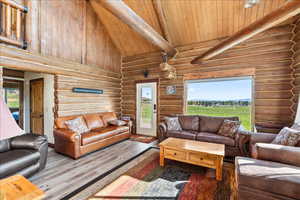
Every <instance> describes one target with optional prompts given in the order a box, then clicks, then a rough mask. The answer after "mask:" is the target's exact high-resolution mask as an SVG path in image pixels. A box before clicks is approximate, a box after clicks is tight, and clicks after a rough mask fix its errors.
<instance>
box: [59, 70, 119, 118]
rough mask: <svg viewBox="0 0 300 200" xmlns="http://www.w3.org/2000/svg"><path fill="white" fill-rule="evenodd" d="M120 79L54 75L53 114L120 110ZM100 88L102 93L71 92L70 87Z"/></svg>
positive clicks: (63, 114)
mask: <svg viewBox="0 0 300 200" xmlns="http://www.w3.org/2000/svg"><path fill="white" fill-rule="evenodd" d="M120 83H121V80H120V78H118V77H104V76H103V77H99V78H98V79H93V80H91V79H88V78H79V77H70V76H63V75H56V76H55V80H54V84H55V86H54V87H55V92H54V96H55V105H56V106H55V116H56V117H60V116H69V115H78V114H85V113H96V112H105V111H114V112H117V113H118V114H119V113H120V112H121V104H120V102H121V88H120ZM73 87H78V88H93V89H101V90H103V91H104V94H85V93H73V92H72V88H73Z"/></svg>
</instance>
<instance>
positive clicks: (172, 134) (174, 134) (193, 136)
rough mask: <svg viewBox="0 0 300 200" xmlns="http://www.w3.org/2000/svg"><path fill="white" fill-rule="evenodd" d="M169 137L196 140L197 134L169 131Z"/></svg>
mask: <svg viewBox="0 0 300 200" xmlns="http://www.w3.org/2000/svg"><path fill="white" fill-rule="evenodd" d="M167 137H175V138H182V139H189V140H195V139H196V134H195V133H194V132H192V131H168V132H167Z"/></svg>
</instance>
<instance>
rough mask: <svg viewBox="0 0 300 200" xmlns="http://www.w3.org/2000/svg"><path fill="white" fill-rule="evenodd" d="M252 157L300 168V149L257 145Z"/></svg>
mask: <svg viewBox="0 0 300 200" xmlns="http://www.w3.org/2000/svg"><path fill="white" fill-rule="evenodd" d="M251 155H252V157H253V158H255V159H260V160H268V161H273V162H280V163H285V164H290V165H295V166H298V167H300V147H291V146H284V145H278V144H266V143H256V144H255V145H254V148H253V149H252V153H251Z"/></svg>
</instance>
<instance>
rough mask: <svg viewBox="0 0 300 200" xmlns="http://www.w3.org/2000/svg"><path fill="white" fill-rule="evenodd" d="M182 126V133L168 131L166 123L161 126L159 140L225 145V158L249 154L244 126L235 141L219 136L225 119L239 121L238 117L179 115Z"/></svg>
mask: <svg viewBox="0 0 300 200" xmlns="http://www.w3.org/2000/svg"><path fill="white" fill-rule="evenodd" d="M177 117H178V120H179V123H180V125H181V128H182V130H181V131H171V130H168V127H167V124H166V123H165V122H162V123H160V125H159V140H160V141H162V140H164V139H165V138H167V137H175V138H183V139H190V140H198V141H202V142H211V143H218V144H225V156H230V157H232V156H241V155H245V154H246V153H247V147H246V143H247V141H248V138H247V137H244V134H240V133H242V132H244V130H243V128H242V126H241V127H240V129H239V130H238V131H237V133H236V137H235V138H234V139H232V138H230V137H225V136H221V135H218V134H217V132H218V130H219V128H220V127H221V125H222V123H223V121H224V120H225V119H228V120H233V121H238V120H239V118H238V117H210V116H200V115H194V116H189V115H179V116H177Z"/></svg>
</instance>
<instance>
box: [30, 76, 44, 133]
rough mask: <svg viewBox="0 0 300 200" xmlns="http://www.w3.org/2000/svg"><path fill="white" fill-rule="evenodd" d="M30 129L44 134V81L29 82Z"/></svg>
mask: <svg viewBox="0 0 300 200" xmlns="http://www.w3.org/2000/svg"><path fill="white" fill-rule="evenodd" d="M30 129H31V132H32V133H36V134H40V135H43V134H44V79H36V80H31V81H30Z"/></svg>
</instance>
